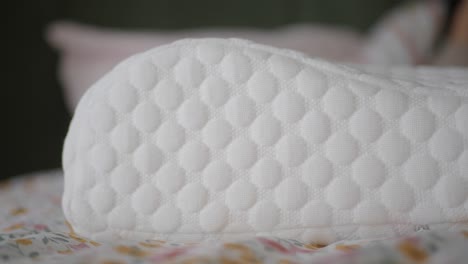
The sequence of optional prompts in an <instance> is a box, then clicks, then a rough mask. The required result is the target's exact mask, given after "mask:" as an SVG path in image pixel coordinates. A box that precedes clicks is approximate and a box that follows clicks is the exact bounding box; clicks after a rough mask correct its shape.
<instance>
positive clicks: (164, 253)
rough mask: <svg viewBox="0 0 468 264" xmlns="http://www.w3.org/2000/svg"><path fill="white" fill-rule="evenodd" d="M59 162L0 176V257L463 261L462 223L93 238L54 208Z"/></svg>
mask: <svg viewBox="0 0 468 264" xmlns="http://www.w3.org/2000/svg"><path fill="white" fill-rule="evenodd" d="M62 184H63V180H62V172H61V171H60V170H55V171H48V172H40V173H35V174H31V175H24V176H22V177H18V178H15V179H13V180H9V181H4V182H0V263H3V262H4V263H100V264H120V263H187V264H188V263H230V264H231V263H232V264H234V263H283V264H285V263H363V264H365V263H385V264H391V263H468V230H467V231H462V232H448V231H443V230H427V227H425V226H421V228H420V232H417V233H415V234H414V235H412V236H408V237H400V238H382V239H376V240H366V241H362V240H361V241H352V240H349V241H348V240H346V241H340V242H336V243H333V244H331V245H319V244H306V243H303V242H301V241H297V240H291V239H282V238H278V237H256V238H250V239H245V240H237V241H210V242H202V243H196V244H188V243H185V244H183V243H175V242H172V241H160V240H145V241H113V242H100V241H93V240H90V239H87V238H86V237H81V236H79V235H77V234H76V233H75V232H74V231H73V228H72V227H71V226H70V225H69V224H68V223H67V221H66V220H65V218H64V216H63V213H62V209H61V195H62Z"/></svg>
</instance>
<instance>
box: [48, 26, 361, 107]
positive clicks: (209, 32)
mask: <svg viewBox="0 0 468 264" xmlns="http://www.w3.org/2000/svg"><path fill="white" fill-rule="evenodd" d="M205 37H217V38H232V37H234V38H243V39H249V40H252V41H254V42H257V43H262V44H267V45H271V46H275V47H279V48H287V49H294V50H297V51H300V52H303V53H306V54H307V55H308V56H312V57H322V58H327V59H330V60H340V61H343V60H350V58H351V57H352V56H354V55H355V54H358V51H359V49H360V47H361V46H362V41H363V38H362V36H361V35H360V34H359V33H357V32H354V31H351V30H349V29H345V28H337V27H331V26H319V25H294V26H288V27H284V28H281V29H277V30H240V29H238V30H235V29H233V30H216V29H205V30H184V31H173V32H131V31H128V32H125V31H118V30H110V29H103V28H97V27H92V26H85V25H80V24H75V23H70V22H58V23H55V24H53V25H52V26H50V27H49V29H48V32H47V38H48V41H49V43H51V45H52V46H54V47H55V48H56V49H58V50H59V51H60V52H61V59H60V65H59V78H60V81H61V82H62V84H63V85H64V87H65V95H66V101H67V104H68V106H69V109H70V110H72V111H73V109H74V108H75V106H76V104H77V103H78V100H79V98H80V97H81V95H82V94H83V93H84V92H85V91H86V90H87V89H88V87H89V86H90V85H91V84H93V83H94V82H95V81H96V80H97V79H98V78H100V77H101V76H102V75H104V74H105V73H106V72H108V71H109V70H111V69H112V67H113V66H114V65H116V64H117V63H118V62H120V61H121V60H123V59H125V58H127V57H129V56H130V55H132V54H135V53H138V52H141V51H145V50H148V49H150V48H153V47H156V46H160V45H164V44H168V43H171V42H173V41H176V40H178V39H182V38H205Z"/></svg>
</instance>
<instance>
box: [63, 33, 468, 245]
mask: <svg viewBox="0 0 468 264" xmlns="http://www.w3.org/2000/svg"><path fill="white" fill-rule="evenodd" d="M466 73H467V70H466V69H447V70H444V69H436V68H418V69H416V68H403V67H399V68H392V69H391V70H386V69H385V68H378V67H373V68H366V69H365V70H363V69H362V67H361V66H360V67H355V66H345V65H341V64H336V63H330V62H326V61H322V60H318V59H311V58H308V57H307V56H306V55H304V54H301V53H297V52H294V51H291V50H280V49H276V48H273V47H268V46H263V45H259V44H255V43H252V42H248V41H243V40H237V39H231V40H225V39H199V40H183V41H178V42H175V43H173V44H170V45H166V46H162V47H159V48H155V49H153V50H149V51H147V52H144V53H141V54H137V55H135V56H133V57H130V58H129V59H127V60H125V61H124V62H122V63H121V64H119V65H118V66H117V67H116V68H115V69H114V70H113V71H111V72H110V73H109V74H107V75H106V76H104V77H103V78H102V79H101V80H100V81H98V82H97V83H96V84H95V85H94V86H93V87H91V89H90V90H89V91H88V92H87V93H86V95H85V96H84V97H83V99H82V101H81V102H80V104H79V106H78V108H77V110H76V113H75V116H74V119H73V121H72V124H71V127H70V131H69V134H68V136H67V139H66V142H65V148H64V156H63V158H64V170H65V193H64V198H63V208H64V212H65V215H66V217H67V219H68V220H69V221H70V223H71V224H72V226H73V227H74V228H75V230H76V231H77V232H78V233H79V234H82V235H85V236H89V237H92V238H96V239H97V238H99V239H109V240H112V239H158V238H163V239H171V240H176V241H199V240H204V239H219V238H222V239H233V238H240V237H242V238H245V237H250V236H258V235H275V236H280V237H283V238H291V239H298V240H301V241H305V242H308V243H312V242H313V243H332V242H335V241H339V240H342V239H350V238H353V239H368V238H370V239H375V238H380V237H394V236H397V235H408V234H411V233H413V232H415V230H417V229H418V228H419V227H420V226H421V225H423V226H428V228H430V229H439V230H441V229H442V230H460V229H464V228H466V227H467V221H468V212H467V210H466V208H467V206H468V182H467V178H466V176H467V175H468V167H467V165H468V89H466V87H467V86H468V74H466Z"/></svg>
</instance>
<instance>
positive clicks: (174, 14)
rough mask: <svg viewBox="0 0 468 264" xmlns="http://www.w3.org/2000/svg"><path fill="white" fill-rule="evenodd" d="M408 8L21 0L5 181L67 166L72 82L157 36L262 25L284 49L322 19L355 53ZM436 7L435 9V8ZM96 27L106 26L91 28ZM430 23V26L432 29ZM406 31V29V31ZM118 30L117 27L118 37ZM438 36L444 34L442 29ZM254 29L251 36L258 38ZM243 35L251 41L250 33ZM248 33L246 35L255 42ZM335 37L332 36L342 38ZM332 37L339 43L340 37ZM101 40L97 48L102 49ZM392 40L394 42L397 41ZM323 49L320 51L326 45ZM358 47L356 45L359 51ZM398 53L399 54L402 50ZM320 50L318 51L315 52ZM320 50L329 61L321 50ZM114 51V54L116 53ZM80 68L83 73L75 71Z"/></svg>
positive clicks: (14, 10) (15, 20)
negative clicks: (393, 14) (386, 19)
mask: <svg viewBox="0 0 468 264" xmlns="http://www.w3.org/2000/svg"><path fill="white" fill-rule="evenodd" d="M404 2H407V1H400V0H353V1H342V0H327V1H321V0H237V1H231V0H198V1H189V0H134V1H127V0H112V1H111V0H100V1H95V0H94V1H92V0H42V1H26V0H22V1H21V0H19V1H14V2H13V3H11V7H9V8H8V9H7V10H5V11H6V13H7V14H6V15H7V27H6V28H7V34H6V37H5V40H6V44H7V48H6V51H5V53H6V54H5V55H6V57H7V64H6V65H7V67H6V70H5V71H4V73H3V76H4V78H6V83H5V87H4V90H6V92H7V95H6V96H5V97H4V98H5V99H6V100H5V101H6V105H5V111H6V113H7V114H6V115H5V116H6V118H7V121H6V123H4V126H3V130H4V131H6V136H5V137H4V146H5V145H6V149H4V153H6V157H7V159H6V164H4V166H2V167H3V168H5V169H4V170H3V171H2V173H1V174H0V178H7V177H11V176H13V175H17V174H20V173H25V172H30V171H35V170H43V169H49V168H57V167H60V166H61V151H62V143H63V140H64V137H65V135H66V131H67V127H68V123H69V121H70V118H71V113H72V111H73V108H74V105H75V104H76V100H77V99H76V97H77V96H79V94H80V93H81V92H74V91H67V90H66V89H64V88H66V87H65V86H69V87H72V88H73V87H75V86H77V87H83V86H87V85H88V84H89V83H92V81H94V79H95V78H97V77H98V76H95V75H99V74H102V71H104V70H108V68H109V67H110V66H109V65H110V64H112V63H115V61H117V60H120V59H121V58H123V57H125V56H128V55H129V54H131V53H132V52H135V51H137V50H138V51H139V50H140V49H143V48H145V49H146V48H148V47H150V46H154V45H153V43H155V44H159V42H158V37H160V38H161V39H162V41H160V42H161V43H162V42H164V41H169V40H172V39H176V38H180V37H184V36H185V35H186V33H187V32H189V31H187V30H189V29H198V30H199V29H202V28H212V29H213V30H215V31H216V32H218V33H219V32H220V31H223V30H226V31H227V32H228V33H224V35H223V34H221V35H222V36H231V35H230V33H229V32H230V30H236V31H237V32H239V31H240V32H243V31H245V30H251V29H254V30H257V31H260V32H267V33H262V34H263V35H261V34H260V37H259V39H267V40H271V41H272V42H274V41H277V42H278V43H280V42H281V41H279V40H278V39H281V38H283V39H284V38H286V36H291V35H287V34H292V33H287V32H290V31H288V29H286V30H285V31H284V30H283V31H282V33H281V34H283V35H281V34H279V35H275V30H276V29H277V28H284V26H288V25H294V24H298V23H299V24H310V23H313V24H314V25H315V24H317V25H331V26H333V27H337V28H339V29H337V30H335V29H330V30H331V32H335V33H337V34H341V35H340V37H338V39H341V38H345V39H347V40H349V41H350V42H351V43H352V45H354V46H353V48H356V46H359V45H360V44H361V43H366V45H367V44H368V43H369V41H368V39H367V38H365V39H361V37H362V36H367V35H368V34H371V32H372V30H371V29H373V30H374V31H375V25H376V24H377V25H382V24H379V23H378V22H379V21H381V18H382V17H383V16H384V15H385V14H387V13H388V12H389V10H392V9H393V8H394V7H396V6H401V5H403V6H404V4H405V3H404ZM431 10H432V9H431ZM431 10H430V12H433V11H431ZM436 11H437V10H436ZM412 12H414V13H412V14H411V15H409V16H410V17H417V16H418V15H421V14H420V13H417V12H416V11H412ZM428 12H429V11H428ZM407 16H408V15H407ZM403 17H404V16H403ZM424 19H426V18H424ZM424 19H422V18H421V19H419V20H418V21H419V23H421V24H424V23H426V22H424V21H426V20H424ZM433 19H435V20H436V21H437V22H438V23H439V24H443V23H442V22H440V14H438V13H437V12H435V15H434V17H433ZM54 21H73V22H74V24H70V23H68V22H67V23H61V24H58V25H57V24H56V25H55V26H53V27H49V25H50V23H52V22H54ZM397 21H404V19H397ZM421 21H422V22H421ZM431 21H433V20H430V22H431ZM76 23H79V24H76ZM431 23H432V22H431ZM434 23H435V22H434ZM434 23H433V24H430V23H429V22H427V24H428V25H429V24H430V25H429V26H431V27H436V26H435V24H434ZM410 24H415V23H410ZM439 24H438V25H439ZM91 25H92V26H97V27H98V28H95V27H89V26H91ZM422 27H423V28H426V27H424V25H422ZM439 27H440V26H439ZM247 28H248V29H247ZM377 28H378V27H377ZM402 28H406V27H405V26H402ZM113 30H118V31H115V32H114V31H113ZM175 30H177V31H176V34H175V35H169V37H168V35H167V34H172V33H173V32H174V31H175ZM180 30H184V31H180ZM295 30H297V28H296V29H295ZM308 30H309V29H308V28H307V27H306V28H303V27H299V31H294V30H292V31H294V32H296V33H297V32H300V33H297V34H301V36H303V37H304V35H307V34H308V33H307V32H309V31H308ZM317 30H318V29H317V28H316V27H314V29H310V32H318V33H320V34H323V33H324V31H326V30H327V28H325V29H323V28H322V27H319V30H318V31H317ZM320 30H321V31H320ZM432 30H433V31H436V30H435V29H433V28H432ZM437 30H439V29H437ZM135 31H136V32H145V33H147V34H151V33H152V32H157V34H159V35H151V36H146V35H144V34H143V33H139V34H131V32H135ZM257 31H255V32H257ZM420 31H421V30H420ZM171 32H172V33H171ZM177 32H179V33H177ZM210 32H212V31H208V32H207V33H204V36H210V34H211V33H210ZM255 32H254V33H252V32H251V33H248V34H255ZM327 32H328V31H327ZM431 32H432V31H431ZM318 33H317V34H318ZM113 34H114V35H113ZM126 34H127V35H126ZM155 34H156V33H155ZM197 34H198V33H197ZM197 34H195V36H197ZM200 34H201V33H200ZM239 34H240V35H241V36H242V34H243V33H239ZM248 34H247V36H249V35H248ZM311 34H312V33H311ZM333 34H334V33H332V34H331V35H332V36H333V37H335V35H333ZM428 34H429V33H428ZM187 35H188V36H192V35H190V34H188V33H187ZM201 35H203V34H201ZM233 35H236V34H233ZM408 35H411V34H408ZM429 35H430V34H429ZM433 35H434V34H432V35H430V36H431V38H432V39H431V41H433V38H434V36H433ZM126 36H130V37H131V38H135V39H136V40H134V41H133V42H132V41H129V42H125V40H124V37H126ZM255 36H256V35H255ZM379 36H380V35H379ZM311 37H312V36H311ZM333 37H332V38H331V41H333V39H336V38H333ZM377 39H378V41H377ZM382 39H385V38H383V37H375V38H374V40H373V41H370V43H374V44H375V43H381V42H382ZM94 40H96V41H97V43H93V42H92V41H94ZM116 40H121V41H122V42H121V43H122V45H127V46H126V47H123V46H122V49H120V46H119V41H116ZM304 41H305V40H303V41H301V43H299V44H298V49H299V48H300V47H305V48H304V49H305V51H307V48H308V47H309V48H310V47H311V46H308V45H309V43H307V42H304ZM116 42H117V43H116ZM265 42H267V43H266V44H272V45H275V43H268V41H265ZM335 42H336V41H335ZM384 42H386V43H388V40H386V41H384ZM281 43H282V44H279V45H278V46H282V45H283V44H284V45H283V46H285V47H288V45H291V47H293V48H294V47H295V46H294V45H296V44H297V43H296V44H290V43H283V42H281ZM375 45H377V44H375ZM371 46H372V45H371ZM83 47H88V48H89V49H91V48H92V49H93V51H87V50H85V49H84V48H83ZM123 48H126V49H123ZM314 48H315V49H320V47H314ZM353 48H350V49H349V50H350V52H351V51H352V50H353ZM371 49H372V48H370V50H371ZM400 49H401V47H400ZM426 49H427V48H426ZM109 50H110V51H109ZM311 50H312V49H311ZM395 50H396V51H395V53H396V52H397V51H398V49H395ZM319 51H320V50H319ZM93 52H94V53H93ZM105 52H107V53H106V56H107V57H106V58H103V59H102V60H99V58H100V57H99V54H101V53H105ZM398 52H399V51H398ZM424 52H426V51H425V50H424V51H422V52H421V54H416V55H415V56H416V59H414V58H412V59H411V60H402V62H403V63H407V64H411V63H417V62H421V61H424V60H423V59H424V57H423V56H422V55H424V54H425V53H424ZM110 53H112V54H110ZM311 53H312V55H314V54H313V53H314V51H313V50H312V51H311ZM316 53H317V52H316ZM67 54H68V55H69V56H67ZM317 54H318V55H320V52H318V53H317ZM369 54H371V55H369V56H368V58H367V59H369V58H370V60H372V59H376V57H375V56H374V57H373V56H372V52H369ZM113 55H115V56H114V57H112V56H113ZM345 55H346V56H347V57H348V58H350V59H349V60H350V61H353V62H360V60H364V62H366V58H365V56H362V54H361V55H360V56H354V55H355V54H354V55H350V54H345ZM345 55H343V56H345ZM407 55H408V54H406V55H405V56H407ZM102 56H103V57H104V55H102ZM85 57H86V58H95V61H91V60H90V61H89V62H88V63H89V65H90V66H86V64H84V63H83V60H84V59H83V58H85ZM110 57H112V58H110ZM392 57H395V56H392ZM96 58H97V59H96ZM402 58H403V57H402ZM106 59H107V60H108V63H109V65H101V64H104V63H103V62H104V61H105V60H106ZM337 59H340V58H337ZM377 59H381V58H377ZM76 60H79V61H80V63H81V64H80V63H78V62H75V61H76ZM384 62H385V61H384ZM77 65H79V66H77ZM92 66H96V67H98V66H99V67H101V66H102V67H101V68H99V67H98V68H99V69H96V71H94V72H92V73H91V72H86V71H85V70H84V69H87V68H88V69H89V68H91V67H92ZM74 67H75V68H77V70H76V71H71V69H72V68H73V69H74ZM80 67H81V68H80ZM78 68H79V69H78ZM57 72H58V73H59V74H57ZM80 74H88V75H90V76H89V78H88V79H86V80H81V79H80V78H81V76H80ZM93 74H94V75H93ZM91 75H92V76H91ZM78 79H80V80H78ZM84 88H87V87H84ZM84 88H81V89H84ZM74 93H75V94H74ZM2 160H5V159H2Z"/></svg>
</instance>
